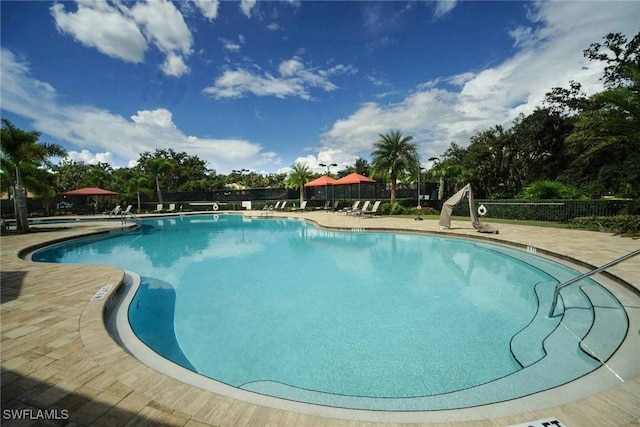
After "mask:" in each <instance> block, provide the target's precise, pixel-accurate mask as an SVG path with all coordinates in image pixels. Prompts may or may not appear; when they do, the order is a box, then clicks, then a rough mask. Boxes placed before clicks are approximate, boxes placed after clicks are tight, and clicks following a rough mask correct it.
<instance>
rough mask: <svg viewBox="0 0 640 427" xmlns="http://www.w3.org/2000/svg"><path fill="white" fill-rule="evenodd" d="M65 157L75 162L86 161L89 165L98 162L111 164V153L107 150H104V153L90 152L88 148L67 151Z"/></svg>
mask: <svg viewBox="0 0 640 427" xmlns="http://www.w3.org/2000/svg"><path fill="white" fill-rule="evenodd" d="M67 158H68V159H69V160H73V161H76V162H82V163H87V164H90V165H95V164H98V163H109V164H111V163H112V162H113V154H112V153H110V152H109V151H106V152H104V153H95V154H94V153H91V152H90V151H89V150H82V151H79V152H78V151H73V150H71V151H69V152H68V153H67Z"/></svg>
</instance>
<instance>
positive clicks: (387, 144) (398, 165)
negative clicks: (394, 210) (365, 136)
mask: <svg viewBox="0 0 640 427" xmlns="http://www.w3.org/2000/svg"><path fill="white" fill-rule="evenodd" d="M379 136H380V139H379V140H378V141H377V142H375V143H374V144H373V153H371V167H372V171H373V174H374V175H375V176H377V177H382V178H386V177H389V179H390V180H391V206H393V204H394V203H395V201H396V187H397V185H398V177H399V176H400V175H401V174H404V173H411V171H414V170H416V169H417V168H418V165H419V164H420V157H419V155H418V147H417V146H416V145H415V144H412V143H410V141H411V140H412V139H413V137H412V136H404V135H402V132H401V131H399V130H392V131H391V132H389V133H387V134H385V135H382V134H379Z"/></svg>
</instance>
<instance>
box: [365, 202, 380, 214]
mask: <svg viewBox="0 0 640 427" xmlns="http://www.w3.org/2000/svg"><path fill="white" fill-rule="evenodd" d="M379 207H380V200H376V202H375V203H374V204H373V207H372V208H371V209H369V210H362V217H363V218H364V217H368V218H371V217H372V216H374V215H377V214H378V208H379Z"/></svg>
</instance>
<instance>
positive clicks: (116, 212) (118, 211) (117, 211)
mask: <svg viewBox="0 0 640 427" xmlns="http://www.w3.org/2000/svg"><path fill="white" fill-rule="evenodd" d="M121 210H122V208H121V207H120V205H116V207H115V208H113V209H111V212H109V216H115V215H118V214H119V213H120V211H121Z"/></svg>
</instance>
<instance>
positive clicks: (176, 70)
mask: <svg viewBox="0 0 640 427" xmlns="http://www.w3.org/2000/svg"><path fill="white" fill-rule="evenodd" d="M161 69H162V71H163V72H164V73H165V74H166V75H168V76H173V77H180V76H181V75H183V74H186V73H188V72H189V67H187V65H186V64H185V63H184V59H183V58H182V56H180V55H176V54H175V53H173V52H169V53H168V54H167V59H166V60H165V61H164V64H162V67H161Z"/></svg>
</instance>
